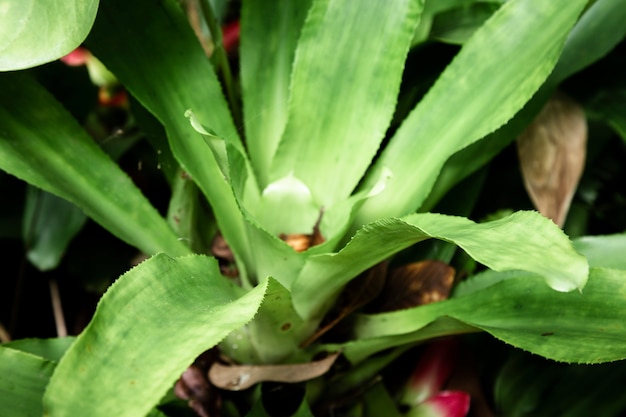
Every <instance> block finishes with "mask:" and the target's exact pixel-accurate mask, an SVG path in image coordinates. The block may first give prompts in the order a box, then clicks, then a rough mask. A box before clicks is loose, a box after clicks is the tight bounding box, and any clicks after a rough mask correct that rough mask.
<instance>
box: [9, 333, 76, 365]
mask: <svg viewBox="0 0 626 417" xmlns="http://www.w3.org/2000/svg"><path fill="white" fill-rule="evenodd" d="M74 340H75V338H74V337H71V336H70V337H61V338H54V339H19V340H14V341H12V342H9V343H5V344H3V345H2V346H5V347H10V348H11V349H16V350H21V351H22V352H27V353H31V354H33V355H36V356H40V357H42V358H44V359H47V360H49V361H53V362H58V361H59V360H60V359H61V357H62V356H63V355H64V354H65V351H66V350H67V349H68V348H69V347H70V346H71V345H72V343H74Z"/></svg>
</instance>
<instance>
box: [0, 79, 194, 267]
mask: <svg viewBox="0 0 626 417" xmlns="http://www.w3.org/2000/svg"><path fill="white" fill-rule="evenodd" d="M0 90H2V92H3V94H1V95H0V121H1V124H2V129H1V130H0V168H2V169H3V170H5V171H7V172H9V173H11V174H13V175H15V176H16V177H18V178H21V179H23V180H25V181H27V182H29V183H31V184H33V185H35V186H37V187H39V188H42V189H44V190H46V191H48V192H51V193H53V194H56V195H58V196H59V197H62V198H64V199H66V200H68V201H70V202H72V203H74V204H75V205H76V206H78V207H80V208H81V209H82V210H83V211H84V212H85V214H87V215H88V216H89V217H91V218H92V219H94V220H95V221H96V222H98V223H100V224H101V225H102V226H104V227H105V228H106V229H107V230H109V231H110V232H111V233H113V234H114V235H115V236H117V237H119V238H120V239H122V240H124V241H125V242H128V243H129V244H131V245H133V246H135V247H137V248H139V249H140V250H142V251H144V252H146V253H148V254H154V253H157V252H161V251H163V252H166V253H168V254H170V255H181V254H186V253H189V250H188V249H187V248H186V247H185V245H184V244H183V243H181V242H180V241H178V239H177V237H176V235H175V234H174V233H173V231H172V230H171V229H170V228H169V226H168V225H167V223H166V222H165V220H164V219H163V218H162V217H161V216H160V215H159V213H158V212H157V211H156V209H155V208H154V207H153V206H152V205H151V204H150V203H149V202H148V200H147V199H146V198H145V197H144V196H143V195H142V194H141V192H140V191H139V190H138V189H137V187H135V185H134V184H133V182H132V181H131V179H130V178H129V177H128V176H127V175H126V174H125V173H124V172H123V171H122V170H121V169H120V168H119V167H118V166H117V165H116V164H115V163H114V162H113V161H112V160H111V159H110V158H109V157H108V156H107V155H106V154H105V153H104V152H103V151H102V150H101V149H100V148H98V146H97V145H96V144H95V143H94V142H93V140H91V138H89V136H88V135H87V133H86V132H85V131H84V130H83V129H81V128H80V126H79V125H78V123H77V122H76V120H74V119H73V118H72V117H71V116H70V115H69V114H68V113H67V112H66V111H65V109H63V107H62V106H61V105H60V104H59V103H58V102H57V101H56V100H55V99H54V98H53V97H52V96H51V95H50V94H49V93H48V92H47V91H46V90H44V89H43V88H42V87H41V86H39V85H38V84H37V83H36V82H35V81H34V80H33V79H31V78H29V77H27V76H24V74H19V73H6V74H2V75H1V76H0Z"/></svg>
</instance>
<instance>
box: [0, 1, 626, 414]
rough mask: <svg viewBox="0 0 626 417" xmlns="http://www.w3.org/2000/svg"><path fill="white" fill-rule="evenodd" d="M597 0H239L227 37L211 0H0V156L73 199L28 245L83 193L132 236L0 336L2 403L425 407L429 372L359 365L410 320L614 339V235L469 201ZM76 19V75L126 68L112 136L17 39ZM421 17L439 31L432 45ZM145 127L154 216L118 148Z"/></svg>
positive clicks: (568, 358)
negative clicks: (83, 114) (77, 327)
mask: <svg viewBox="0 0 626 417" xmlns="http://www.w3.org/2000/svg"><path fill="white" fill-rule="evenodd" d="M215 3H218V2H215ZM619 3H620V2H619V1H617V0H597V1H595V2H590V4H588V2H587V1H586V0H553V1H550V2H546V1H541V0H509V1H500V0H493V1H488V2H474V1H470V0H448V1H426V2H423V1H418V0H397V1H396V0H394V1H388V0H384V1H368V2H367V3H364V4H359V5H358V7H357V6H356V4H355V2H350V1H348V0H333V1H330V0H302V1H299V2H294V1H288V0H275V1H267V0H263V1H261V0H244V1H242V4H241V11H240V14H239V13H238V12H237V13H236V19H237V20H238V19H240V27H241V41H240V48H239V51H238V54H236V56H232V55H231V56H230V57H229V54H228V53H227V52H226V51H225V49H224V47H223V44H222V37H221V31H220V29H219V27H220V24H221V23H224V22H225V20H226V16H227V15H226V14H220V13H216V10H217V9H223V10H226V9H224V7H225V6H224V5H223V4H221V3H219V4H221V6H220V7H216V6H218V5H219V4H213V5H212V4H211V3H210V2H208V1H206V0H202V1H200V2H199V3H197V4H195V3H191V6H189V5H188V6H189V7H190V8H189V9H188V12H189V13H188V14H187V15H186V14H185V13H184V10H183V8H181V7H180V6H181V5H180V4H178V3H177V2H175V1H173V0H161V1H158V2H154V1H149V0H135V1H133V2H127V1H122V0H103V1H102V2H100V4H99V5H98V2H97V1H96V0H92V1H64V2H63V5H62V6H61V5H60V3H59V4H56V3H53V2H51V3H46V5H45V6H44V5H43V4H38V5H37V7H35V6H34V3H33V2H23V3H17V2H13V3H10V4H7V7H6V8H5V10H4V11H3V12H2V13H3V20H4V21H3V25H2V28H3V29H2V31H0V39H2V40H3V43H4V44H6V45H8V46H7V47H6V48H5V49H3V50H2V52H1V57H0V69H2V70H4V71H6V72H4V73H2V74H0V85H1V91H2V95H1V96H0V126H1V127H0V168H2V169H3V170H4V171H6V172H7V173H10V174H12V175H14V176H16V177H18V178H20V179H21V180H24V181H26V182H28V183H30V184H32V185H33V186H35V187H37V188H39V189H41V190H45V191H46V192H49V193H51V194H53V195H55V196H58V197H60V198H61V199H63V200H66V201H67V202H70V203H71V204H70V205H67V203H65V202H64V203H59V200H56V199H55V198H54V197H51V196H48V195H44V196H45V197H43V196H42V195H41V194H37V193H36V192H35V191H32V192H33V193H34V194H33V195H35V196H34V197H30V198H31V199H30V200H29V201H30V206H29V207H30V209H29V210H31V213H32V211H33V210H36V209H37V207H39V213H42V211H41V205H44V204H51V206H50V207H55V208H53V209H51V210H52V211H53V212H54V213H55V215H56V214H58V213H64V215H66V216H68V218H69V219H72V220H71V221H70V222H71V227H70V226H68V227H61V228H58V227H57V229H59V230H56V231H55V230H52V231H51V229H53V228H52V227H51V226H50V223H45V222H44V224H43V225H42V226H41V227H39V228H37V227H35V228H34V229H29V231H28V233H27V235H29V236H34V238H35V240H36V241H37V242H40V243H41V242H43V243H41V246H37V250H35V246H31V248H32V250H31V252H30V253H29V259H30V260H31V261H32V262H33V263H34V264H35V265H38V266H39V267H41V268H42V269H46V268H53V267H54V266H56V265H58V263H59V260H60V258H61V256H62V254H63V252H64V250H65V248H66V247H67V244H68V242H69V241H71V239H72V237H73V236H74V235H75V233H77V232H78V230H80V228H81V227H82V226H83V225H84V222H85V220H84V217H83V214H82V213H84V215H86V216H88V217H89V218H91V219H92V220H94V221H95V222H97V223H99V224H100V225H101V226H102V227H103V228H105V229H106V230H108V231H109V232H110V233H111V234H113V235H114V236H116V237H117V238H119V239H120V240H122V241H124V242H126V243H127V244H129V245H131V246H133V247H135V248H136V249H138V250H140V251H141V252H142V253H143V254H145V256H146V257H147V259H146V260H144V261H143V262H141V263H139V264H138V265H137V266H135V267H133V268H132V269H130V270H129V271H128V272H126V273H124V274H123V275H122V276H121V277H119V279H117V280H116V281H115V283H113V284H112V285H111V286H110V287H109V288H108V289H107V290H106V292H105V293H104V294H103V295H102V298H101V299H100V301H99V303H98V307H97V309H96V311H95V313H94V315H93V318H92V319H91V321H90V322H89V324H88V325H87V326H86V327H85V328H84V330H83V331H82V332H81V333H80V335H78V336H77V337H75V338H74V337H66V338H53V339H24V340H17V341H14V342H10V343H6V344H3V345H2V346H0V368H1V372H0V404H2V409H3V410H5V411H6V410H8V411H6V412H7V413H8V414H6V415H7V416H24V415H28V416H30V415H41V414H42V413H43V414H44V415H47V416H48V415H49V416H76V415H88V416H111V415H115V416H140V415H152V416H164V415H166V416H175V415H184V413H185V411H184V410H181V409H180V408H179V404H180V400H177V399H176V398H175V394H176V395H178V396H179V397H182V398H184V399H185V400H189V402H190V404H191V405H192V407H193V408H194V409H195V410H196V411H197V412H198V413H200V415H203V414H202V413H204V415H213V414H215V413H218V414H219V415H224V416H244V415H245V416H250V417H258V416H266V415H270V416H278V415H285V416H286V415H296V416H310V415H335V416H337V415H346V416H348V415H350V416H352V415H354V416H357V415H358V416H361V415H362V416H380V415H389V416H396V415H410V416H416V415H425V414H423V413H431V414H426V415H445V414H441V413H442V411H441V409H439V408H437V407H439V406H438V405H436V406H433V408H429V407H431V403H428V401H429V400H428V398H434V397H433V395H434V396H435V397H437V396H436V392H437V390H439V389H440V388H441V384H438V385H437V386H436V387H435V388H429V389H430V391H428V392H429V394H428V397H421V396H419V395H421V394H419V395H417V396H413V397H411V395H410V391H411V389H412V388H411V387H412V385H411V384H410V383H409V384H408V385H407V386H406V387H400V388H398V385H402V383H400V384H398V381H392V382H391V383H390V382H389V381H388V380H387V379H386V378H381V377H380V376H381V375H385V370H386V369H390V367H391V366H392V365H393V363H394V362H395V361H397V360H398V359H399V358H403V359H405V360H406V358H407V355H408V357H411V356H412V355H414V354H415V352H418V351H419V348H420V346H419V345H421V344H422V343H425V342H428V341H430V340H432V339H436V338H441V337H444V336H455V335H461V334H467V333H485V334H489V335H491V336H493V337H495V338H496V339H499V340H500V341H503V342H505V343H506V344H510V345H512V346H514V347H516V348H519V349H522V350H526V351H529V352H532V353H535V354H538V355H541V356H543V357H545V358H548V359H551V360H556V361H562V362H569V363H578V364H580V363H585V364H597V363H602V362H610V361H616V360H620V359H623V358H625V357H626V350H625V349H624V347H623V343H622V341H623V340H624V337H625V336H626V327H625V325H624V323H625V322H626V321H625V319H626V317H625V314H626V309H624V301H623V300H624V291H625V290H624V286H623V282H624V279H626V266H625V265H624V262H623V260H622V258H621V255H620V254H619V253H620V252H619V251H620V250H622V248H623V247H624V239H623V238H622V237H621V236H619V235H617V236H612V237H604V238H591V237H588V238H582V239H579V240H577V241H576V242H574V244H572V242H571V241H570V240H569V238H568V237H567V235H566V234H565V233H564V232H563V231H562V230H561V229H560V228H559V227H558V226H557V225H556V224H555V223H553V222H552V221H551V220H549V219H548V218H546V217H544V216H542V215H540V214H539V213H537V212H534V211H517V212H514V213H512V214H509V215H496V219H495V220H491V221H484V222H475V221H473V220H470V219H469V218H467V216H469V215H470V214H471V212H472V209H473V207H474V204H475V203H476V201H477V199H476V196H477V194H478V191H477V190H479V189H480V187H481V186H482V184H483V181H484V180H485V176H484V175H480V173H481V172H482V173H483V174H484V172H485V171H480V169H481V168H482V167H483V166H485V165H486V164H487V163H488V162H489V161H491V160H492V158H494V157H496V156H497V155H498V154H499V153H500V152H501V151H502V150H503V149H504V148H505V147H507V146H508V145H509V144H511V143H512V142H513V141H514V140H515V139H516V138H517V137H518V136H519V135H520V134H521V133H522V132H523V131H524V129H525V128H526V127H527V126H529V125H530V123H531V122H532V121H533V119H534V117H535V116H536V115H537V114H538V113H539V112H540V110H541V109H542V108H543V106H544V105H545V104H546V102H547V101H548V100H549V98H550V97H551V96H553V93H554V92H555V91H556V90H557V88H559V87H560V86H562V85H563V84H565V83H566V82H567V80H568V79H571V77H573V76H574V75H575V74H576V73H578V72H579V71H581V70H583V69H584V68H586V67H588V66H589V65H591V64H593V63H594V62H596V61H597V60H599V59H601V58H602V57H604V56H605V55H607V54H609V53H610V51H611V50H612V49H613V48H614V47H615V46H616V45H617V44H619V43H620V42H621V41H622V39H623V37H624V34H625V30H626V28H625V27H624V25H623V21H624V18H626V16H625V14H626V10H625V9H624V7H623V5H621V4H619ZM22 4H23V6H22ZM194 5H196V6H197V7H195V8H194V7H193V6H194ZM231 6H232V5H231ZM96 9H98V11H97V17H96V16H95V14H96ZM231 9H232V7H231ZM224 13H225V12H224ZM198 16H201V17H198ZM94 19H95V20H94ZM190 21H191V24H190ZM5 22H9V24H4V23H5ZM42 22H51V23H50V24H43V23H42ZM68 27H71V28H76V30H72V31H67V30H65V29H66V28H68ZM193 29H195V30H196V33H194V31H193ZM70 32H71V33H70ZM207 33H208V34H210V36H206V35H207ZM85 36H86V39H84V38H85ZM83 40H84V46H85V47H86V48H87V49H88V51H89V54H93V55H89V57H88V59H89V60H90V61H89V62H90V63H89V65H90V74H91V76H92V79H93V80H94V81H95V82H98V83H100V84H102V85H103V87H102V88H103V89H107V88H109V89H110V88H112V83H113V84H117V83H119V85H118V87H119V86H121V87H122V88H123V90H124V91H127V92H128V94H129V101H128V108H124V110H123V111H124V112H125V114H126V115H127V119H125V120H124V123H122V126H120V127H121V129H122V133H123V134H122V137H126V136H128V135H129V134H131V133H132V134H133V135H134V136H133V138H132V140H131V141H130V143H129V144H123V145H122V147H121V149H119V148H114V149H111V147H107V146H108V145H109V142H108V141H109V140H110V139H111V137H112V136H109V133H110V132H109V133H104V134H101V136H102V135H103V136H105V138H106V140H105V142H104V143H101V144H98V143H97V142H96V141H94V140H93V139H92V137H90V133H91V136H98V135H97V134H94V131H93V129H89V133H88V131H87V130H86V129H85V128H83V127H82V126H81V124H80V123H79V122H78V121H77V119H76V118H75V116H74V115H72V114H71V113H70V112H69V111H68V110H66V109H65V108H64V105H65V106H68V107H70V106H69V105H68V103H64V102H63V97H58V95H57V97H55V96H54V95H53V94H52V93H51V91H49V88H46V87H45V85H46V80H45V77H44V76H43V75H42V74H44V73H45V68H43V69H42V67H40V66H39V65H42V64H44V63H46V62H49V61H51V60H55V59H57V58H60V57H61V56H63V55H66V54H67V53H69V52H70V51H71V50H72V49H74V48H75V47H77V46H78V45H79V44H80V43H83ZM439 41H445V42H447V43H449V44H452V45H459V46H447V47H445V48H444V47H441V48H439V49H438V50H437V51H438V53H439V52H440V51H444V53H443V58H442V62H441V63H439V62H429V59H431V57H434V56H435V55H433V48H432V45H441V44H439V43H437V42H439ZM203 46H204V48H203ZM207 53H209V54H210V58H211V59H210V60H209V59H207V56H206V54H207ZM446 54H447V55H449V58H448V57H446ZM94 57H97V59H95V58H94ZM440 58H441V56H440ZM98 60H99V61H98ZM100 61H101V62H102V63H103V64H104V65H101V64H100ZM433 61H435V59H434V58H433ZM415 62H417V64H415ZM233 64H237V66H238V68H239V72H238V73H233V71H232V70H231V67H233ZM59 65H61V64H59ZM60 71H69V69H68V68H62V69H61V70H60ZM109 71H110V72H109ZM99 75H100V76H99ZM113 76H114V77H113ZM113 80H114V81H113ZM426 91H427V92H426ZM595 106H596V107H595V108H596V109H597V110H598V111H599V112H600V113H601V114H602V116H603V117H606V118H608V119H609V120H608V121H609V123H610V124H611V125H612V126H614V127H615V126H617V128H616V130H617V131H621V132H622V134H623V132H624V129H623V126H624V125H623V123H622V124H620V121H621V122H623V115H622V116H621V117H622V118H621V119H620V116H619V114H618V115H617V116H615V114H614V113H610V112H607V111H602V106H600V105H598V104H597V103H596V105H595ZM91 127H92V128H93V125H91ZM620 127H621V130H620ZM118 136H119V135H118ZM116 137H117V136H116ZM144 140H145V141H148V142H149V143H150V144H151V145H152V146H153V152H154V154H155V155H157V156H158V158H159V164H160V168H161V171H162V173H163V175H164V177H165V179H166V183H165V184H167V186H166V187H164V189H163V190H162V191H161V194H162V195H163V194H166V195H167V196H168V197H169V202H168V205H167V214H166V215H165V216H163V215H162V214H161V213H159V211H158V207H155V206H154V205H153V204H152V203H151V202H150V201H149V200H148V199H147V198H146V197H145V196H144V195H143V194H142V192H141V191H140V189H139V188H138V187H137V185H135V184H134V183H133V181H132V180H131V179H130V178H129V176H128V175H127V174H126V173H125V172H124V171H123V170H122V169H121V167H120V165H119V164H118V163H116V162H115V161H116V159H117V158H118V157H120V155H121V154H122V153H123V152H124V151H125V150H126V149H127V148H128V147H129V146H130V145H132V144H135V143H137V142H144ZM477 172H478V174H475V173H477ZM473 174H475V175H473ZM458 184H462V185H461V186H460V187H457V188H454V187H455V186H456V185H458ZM573 186H575V184H574V185H573ZM468 190H469V191H468ZM463 191H466V193H465V194H464V193H463ZM457 192H458V194H455V193H457ZM455 195H456V196H457V197H454V196H455ZM459 196H460V197H459ZM570 197H571V196H570ZM449 198H455V200H454V204H452V208H451V209H448V210H446V209H445V207H446V206H445V204H446V199H449ZM48 199H50V200H48ZM34 201H38V203H34ZM51 201H52V202H51ZM448 201H449V200H448ZM37 204H39V206H37ZM55 204H59V205H55ZM33 205H34V206H33ZM59 207H60V208H59ZM27 208H28V207H27ZM433 211H434V212H433ZM81 212H82V213H81ZM442 212H446V213H450V214H440V213H442ZM28 213H29V211H28V210H26V214H25V216H27V215H28ZM44 213H45V211H44ZM452 214H454V215H452ZM58 222H59V220H58V218H57V219H56V220H52V224H55V225H56V226H58V224H59V223H58ZM566 229H567V225H566ZM45 233H50V234H52V235H53V236H54V238H53V239H52V240H50V241H46V240H45V239H46V238H47V236H43V234H45ZM432 239H435V240H438V241H439V242H437V243H434V242H433V241H432ZM46 242H47V243H46ZM50 242H51V243H50ZM459 248H460V249H462V250H459ZM609 249H611V250H609ZM209 255H213V256H209ZM470 259H472V260H470ZM418 261H419V262H418ZM450 265H455V267H456V270H455V269H453V268H452V267H451V266H450ZM461 278H463V279H461ZM420 286H422V288H416V287H420ZM450 291H452V293H451V295H450V297H449V299H446V298H448V296H449V293H450ZM435 346H436V345H435ZM416 348H417V349H416ZM515 366H517V365H515V364H513V365H510V368H515ZM419 369H422V368H419ZM419 369H418V370H417V371H416V372H417V374H419V373H420V371H419ZM508 369H509V368H507V370H505V371H503V375H505V374H506V373H505V372H509V370H508ZM9 375H10V376H9ZM181 375H182V377H181ZM404 376H407V377H408V375H403V377H404ZM502 378H503V379H501V380H500V381H501V382H500V384H499V385H498V387H499V389H500V391H498V392H499V393H500V394H501V395H500V396H499V397H498V398H505V399H506V398H508V397H507V395H510V390H511V389H512V388H510V387H511V386H514V385H515V384H512V383H510V379H509V380H507V379H506V378H505V377H502ZM392 380H393V378H392ZM507 384H508V385H507ZM394 388H395V390H394ZM432 390H434V392H433V391H432ZM445 392H447V391H445ZM402 393H404V394H402ZM446 395H448V394H443V396H440V397H437V398H444V397H446ZM409 397H411V398H413V399H411V400H407V398H409ZM455 398H456V399H458V398H460V397H455ZM461 403H462V406H460V408H458V409H459V410H461V411H460V413H465V412H466V411H467V410H466V406H465V405H466V403H465V402H461ZM463 404H465V405H463ZM509 404H511V402H510V401H509V402H506V400H505V406H503V407H502V408H503V409H507V406H508V405H509ZM444 409H445V407H444ZM510 409H513V407H511V408H510ZM420 410H422V411H420ZM423 410H426V411H423ZM433 410H434V411H433ZM209 413H213V414H209ZM433 413H434V414H433ZM218 414H215V415H218Z"/></svg>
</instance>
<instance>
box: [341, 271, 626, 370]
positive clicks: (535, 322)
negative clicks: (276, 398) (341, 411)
mask: <svg viewBox="0 0 626 417" xmlns="http://www.w3.org/2000/svg"><path fill="white" fill-rule="evenodd" d="M625 279H626V271H620V270H614V269H602V268H593V269H592V270H591V273H590V277H589V282H588V284H587V286H586V287H585V289H584V291H582V292H577V291H573V292H569V293H561V292H556V291H552V290H551V289H549V288H548V287H546V286H545V285H541V282H540V280H541V279H540V278H539V277H537V276H536V275H529V274H526V273H523V272H520V273H519V275H518V276H517V277H513V278H509V279H506V280H504V281H501V282H499V283H497V284H494V285H492V286H489V287H487V288H484V289H483V290H481V291H477V292H474V293H471V294H468V295H466V296H463V297H459V298H452V299H449V300H446V301H441V302H437V303H432V304H428V305H425V306H420V307H416V308H411V309H407V310H400V311H395V312H391V313H384V314H377V315H371V316H362V317H361V318H360V320H359V322H358V323H357V324H356V328H355V337H356V339H357V340H356V341H355V342H351V343H349V344H346V345H345V346H343V348H344V352H345V354H346V356H347V357H348V358H350V360H352V361H360V360H362V359H364V358H365V357H367V356H369V355H371V354H373V353H375V352H378V351H380V350H383V349H386V348H388V347H392V346H398V345H401V344H406V343H414V342H416V341H420V340H424V339H425V338H426V337H433V336H442V335H446V334H458V333H465V332H468V331H471V328H468V326H473V327H475V328H476V329H481V330H484V331H486V332H488V333H490V334H492V335H493V336H495V337H496V338H498V339H500V340H502V341H504V342H506V343H509V344H511V345H513V346H515V347H518V348H521V349H523V350H527V351H529V352H532V353H535V354H538V355H541V356H544V357H546V358H548V359H553V360H557V361H563V362H576V363H601V362H609V361H615V360H620V359H624V358H626V349H625V348H624V341H626V324H625V323H626V309H625V308H624V300H625V299H626V298H625V297H626V287H625V286H624V280H625ZM442 318H445V320H444V321H443V322H442V321H441V320H442ZM455 321H456V324H455ZM441 324H445V326H441ZM437 325H439V326H440V327H439V329H436V330H437V331H433V330H435V329H432V326H435V327H436V326H437Z"/></svg>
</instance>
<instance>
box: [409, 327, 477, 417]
mask: <svg viewBox="0 0 626 417" xmlns="http://www.w3.org/2000/svg"><path fill="white" fill-rule="evenodd" d="M458 348H459V346H458V340H457V339H455V338H449V339H441V340H438V341H435V342H433V343H431V344H430V345H428V346H427V347H426V349H425V350H424V352H423V353H422V356H421V357H420V360H419V362H418V363H417V366H416V367H415V370H414V371H413V374H412V375H411V377H410V379H409V381H408V382H407V384H406V386H405V389H404V393H403V395H402V398H401V400H400V402H401V404H402V405H404V406H408V407H409V408H410V411H409V412H408V413H407V414H406V415H407V417H465V416H466V415H467V413H468V411H469V406H470V396H469V394H467V393H465V392H461V391H441V388H442V387H443V385H444V384H445V382H446V381H447V380H448V378H449V377H450V374H451V373H452V370H453V369H454V366H455V364H456V358H457V352H458Z"/></svg>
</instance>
